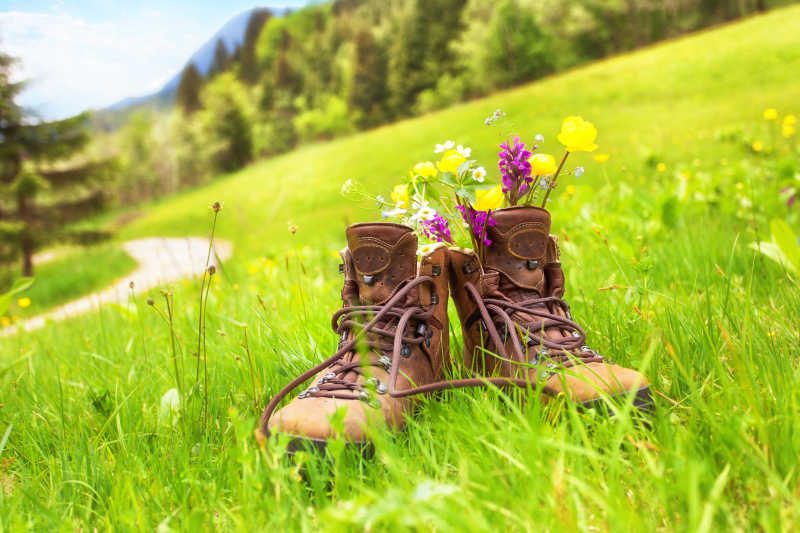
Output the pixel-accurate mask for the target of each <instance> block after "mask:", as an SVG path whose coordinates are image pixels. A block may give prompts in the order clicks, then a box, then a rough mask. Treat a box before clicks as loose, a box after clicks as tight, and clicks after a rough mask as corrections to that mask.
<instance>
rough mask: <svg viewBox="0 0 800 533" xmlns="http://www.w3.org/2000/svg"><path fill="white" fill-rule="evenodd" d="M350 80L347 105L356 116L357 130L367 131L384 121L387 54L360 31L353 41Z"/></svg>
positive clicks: (366, 31)
mask: <svg viewBox="0 0 800 533" xmlns="http://www.w3.org/2000/svg"><path fill="white" fill-rule="evenodd" d="M354 45H355V46H354V50H355V51H354V53H355V58H354V61H353V79H352V81H351V84H350V94H349V98H348V105H349V106H350V109H351V110H353V111H356V112H357V115H358V116H357V120H356V122H357V124H358V126H359V127H370V126H375V125H376V124H380V123H381V122H383V121H384V120H386V118H387V117H386V101H387V99H388V96H389V91H388V88H387V86H386V70H387V65H386V54H385V51H384V49H383V46H381V45H380V44H379V43H377V42H375V39H374V38H373V36H372V32H371V31H369V30H361V31H359V32H358V33H357V34H356V36H355V39H354Z"/></svg>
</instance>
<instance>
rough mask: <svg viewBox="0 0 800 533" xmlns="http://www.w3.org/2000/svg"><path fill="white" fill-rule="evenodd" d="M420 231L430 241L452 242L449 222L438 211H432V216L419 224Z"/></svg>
mask: <svg viewBox="0 0 800 533" xmlns="http://www.w3.org/2000/svg"><path fill="white" fill-rule="evenodd" d="M420 227H421V228H422V233H423V234H424V235H425V236H426V237H428V238H429V239H430V240H432V241H436V242H446V243H448V244H453V235H452V233H450V223H449V222H448V220H447V219H446V218H444V217H443V216H442V215H440V214H439V213H436V212H434V215H433V217H431V218H429V219H427V220H424V221H423V222H422V224H421V225H420Z"/></svg>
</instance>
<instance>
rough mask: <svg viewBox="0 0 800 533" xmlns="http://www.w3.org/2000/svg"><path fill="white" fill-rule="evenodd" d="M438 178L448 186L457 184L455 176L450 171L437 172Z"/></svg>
mask: <svg viewBox="0 0 800 533" xmlns="http://www.w3.org/2000/svg"><path fill="white" fill-rule="evenodd" d="M439 178H441V180H442V183H444V184H445V185H448V186H450V187H456V186H457V185H458V181H456V177H455V176H454V175H453V173H452V172H442V173H441V174H439Z"/></svg>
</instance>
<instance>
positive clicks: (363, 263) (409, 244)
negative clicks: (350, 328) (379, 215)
mask: <svg viewBox="0 0 800 533" xmlns="http://www.w3.org/2000/svg"><path fill="white" fill-rule="evenodd" d="M347 247H348V248H349V249H350V253H351V255H352V257H353V268H354V269H355V278H356V279H355V281H356V283H357V284H358V294H359V299H360V302H361V304H362V305H369V304H381V303H383V302H385V301H386V300H388V299H389V297H391V295H392V293H393V292H394V290H395V289H396V288H397V287H398V286H399V285H400V284H401V283H403V282H404V281H406V280H408V279H411V278H413V277H414V275H415V274H416V270H417V236H416V235H415V234H414V232H413V231H412V229H411V228H409V227H408V226H403V225H402V224H392V223H388V222H373V223H365V224H354V225H352V226H350V227H349V228H347Z"/></svg>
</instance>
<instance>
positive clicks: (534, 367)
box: [449, 206, 652, 408]
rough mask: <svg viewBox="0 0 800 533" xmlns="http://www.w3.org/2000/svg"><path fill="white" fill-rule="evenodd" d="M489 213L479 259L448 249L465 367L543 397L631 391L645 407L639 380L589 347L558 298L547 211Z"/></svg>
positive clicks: (596, 399) (559, 275)
mask: <svg viewBox="0 0 800 533" xmlns="http://www.w3.org/2000/svg"><path fill="white" fill-rule="evenodd" d="M492 218H493V220H494V221H495V225H494V226H491V227H488V228H487V230H486V236H487V238H488V239H489V240H490V241H491V245H490V246H488V247H486V248H485V250H486V251H485V257H484V259H483V261H481V260H480V259H479V257H478V255H477V254H476V253H475V252H474V251H472V250H464V249H459V248H450V250H449V255H450V268H451V274H450V283H451V291H452V295H453V299H454V301H455V304H456V308H457V310H458V315H459V318H460V320H461V327H462V331H463V339H464V364H465V365H466V367H467V368H468V369H470V370H472V371H474V372H477V373H479V374H482V375H496V376H505V377H508V378H513V379H514V380H515V381H516V380H518V379H524V380H526V381H527V382H528V383H532V384H534V385H535V384H537V383H538V384H540V385H541V386H542V391H543V392H544V393H545V397H547V396H548V395H549V396H556V395H560V394H564V395H567V396H569V397H570V398H571V399H572V400H573V401H575V402H577V403H579V404H582V405H583V406H586V407H592V406H595V405H600V404H602V403H603V400H602V399H601V398H602V397H603V396H611V397H614V396H623V395H626V394H628V393H631V392H633V393H634V394H635V395H636V398H635V401H634V403H635V405H636V406H637V407H640V408H648V407H650V406H651V404H652V397H651V394H650V387H649V383H648V381H647V379H646V378H645V377H644V376H642V375H641V374H640V373H639V372H637V371H635V370H631V369H628V368H624V367H622V366H618V365H615V364H613V363H611V362H610V361H608V360H607V359H605V357H604V356H602V355H601V354H600V353H598V352H597V351H596V350H594V349H592V348H590V347H589V346H588V345H587V343H586V335H585V333H584V331H583V329H582V328H581V326H580V325H578V323H577V322H575V321H574V320H573V318H572V315H571V314H570V310H569V306H568V305H567V303H566V302H565V301H564V300H563V299H562V298H563V296H564V272H563V271H562V270H561V263H560V262H559V253H558V246H557V241H556V238H555V237H554V236H551V235H550V213H548V212H547V210H545V209H542V208H538V207H527V206H525V207H511V208H507V209H499V210H497V211H494V212H493V213H492Z"/></svg>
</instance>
